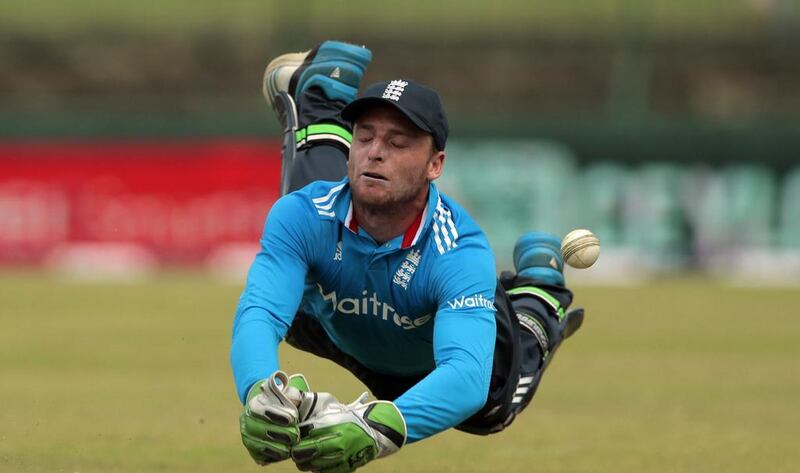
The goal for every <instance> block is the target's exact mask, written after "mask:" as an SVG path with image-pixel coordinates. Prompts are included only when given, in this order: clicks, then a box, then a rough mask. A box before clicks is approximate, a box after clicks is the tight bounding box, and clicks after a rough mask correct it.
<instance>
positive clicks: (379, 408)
mask: <svg viewBox="0 0 800 473" xmlns="http://www.w3.org/2000/svg"><path fill="white" fill-rule="evenodd" d="M366 398H367V393H364V394H362V395H361V396H360V397H359V398H358V399H357V400H356V401H355V402H353V403H352V404H348V405H344V404H340V403H330V404H329V405H328V406H326V407H325V409H324V410H322V411H320V412H318V413H316V414H315V415H313V416H312V417H310V418H309V420H307V421H305V422H301V423H300V434H301V440H300V442H298V443H297V444H296V445H295V446H294V447H293V448H292V459H293V460H294V462H295V463H296V464H297V467H298V468H299V469H300V470H304V471H319V472H321V473H349V472H351V471H354V470H355V469H356V468H358V467H360V466H363V465H365V464H367V463H368V462H370V461H372V460H374V459H376V458H382V457H385V456H387V455H390V454H392V453H394V452H396V451H397V450H399V449H400V448H401V447H402V446H403V445H404V444H405V443H406V422H405V419H403V415H402V414H401V413H400V410H399V409H397V406H395V405H394V403H392V402H389V401H373V402H364V401H365V400H366Z"/></svg>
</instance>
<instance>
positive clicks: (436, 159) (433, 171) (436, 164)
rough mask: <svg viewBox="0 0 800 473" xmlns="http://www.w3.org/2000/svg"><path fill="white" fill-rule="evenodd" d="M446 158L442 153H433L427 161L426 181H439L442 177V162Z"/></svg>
mask: <svg viewBox="0 0 800 473" xmlns="http://www.w3.org/2000/svg"><path fill="white" fill-rule="evenodd" d="M446 157H447V155H445V153H444V151H435V152H434V153H433V154H432V155H431V158H430V159H429V160H428V180H429V181H433V180H436V179H439V176H441V175H442V168H444V160H445V158H446Z"/></svg>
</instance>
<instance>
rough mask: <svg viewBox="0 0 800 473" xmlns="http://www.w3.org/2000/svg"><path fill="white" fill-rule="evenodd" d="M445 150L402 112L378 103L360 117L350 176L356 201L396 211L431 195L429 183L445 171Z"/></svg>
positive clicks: (352, 146) (356, 129) (356, 125)
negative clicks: (437, 148) (437, 145)
mask: <svg viewBox="0 0 800 473" xmlns="http://www.w3.org/2000/svg"><path fill="white" fill-rule="evenodd" d="M444 157H445V155H444V152H442V151H436V149H435V148H434V146H433V137H432V136H431V135H430V134H428V133H425V132H424V131H422V130H420V129H419V128H417V127H416V126H415V125H414V124H413V123H412V122H411V121H410V120H409V119H408V118H407V117H406V116H405V115H403V114H402V113H401V112H400V111H399V110H397V109H395V108H394V107H392V106H389V105H373V106H371V107H370V108H368V109H367V110H365V111H364V112H363V113H362V114H361V116H359V117H358V119H357V120H356V121H355V124H354V127H353V143H352V145H351V146H350V160H349V161H348V165H347V166H348V173H347V174H348V177H349V178H350V186H351V188H352V190H353V199H354V200H355V201H356V202H357V203H359V204H360V205H363V206H366V207H371V208H373V209H385V210H389V211H394V210H396V209H398V208H400V207H402V206H403V205H406V204H408V203H410V202H413V201H414V200H416V199H418V198H424V197H425V196H427V192H428V183H429V182H430V181H432V180H434V179H436V178H438V177H439V176H440V175H441V173H442V165H443V162H444Z"/></svg>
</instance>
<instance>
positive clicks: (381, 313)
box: [317, 283, 433, 330]
mask: <svg viewBox="0 0 800 473" xmlns="http://www.w3.org/2000/svg"><path fill="white" fill-rule="evenodd" d="M317 287H318V288H319V293H320V294H321V295H322V299H323V300H325V301H328V302H330V304H331V307H332V308H333V310H335V311H336V312H337V313H338V314H341V315H352V316H372V317H375V318H376V319H381V320H385V321H387V322H393V323H394V324H395V325H396V326H398V327H400V328H402V329H404V330H412V329H415V328H418V327H421V326H423V325H425V324H426V323H428V322H430V321H431V319H433V314H425V315H421V316H419V317H415V318H412V317H409V316H407V315H402V314H398V313H397V311H396V310H394V307H392V306H391V305H390V304H387V303H386V302H382V301H381V300H380V299H378V294H376V293H375V292H373V293H372V294H369V293H368V292H367V291H362V292H361V297H341V298H340V297H339V295H338V294H336V291H331V292H329V293H327V294H326V293H325V290H324V289H323V288H322V285H321V284H319V283H317Z"/></svg>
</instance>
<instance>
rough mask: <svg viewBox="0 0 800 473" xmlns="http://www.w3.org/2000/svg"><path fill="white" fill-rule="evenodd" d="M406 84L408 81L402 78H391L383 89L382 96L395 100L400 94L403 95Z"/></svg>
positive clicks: (398, 98)
mask: <svg viewBox="0 0 800 473" xmlns="http://www.w3.org/2000/svg"><path fill="white" fill-rule="evenodd" d="M407 85H408V82H406V81H404V80H393V81H391V82H389V85H387V86H386V89H385V90H384V91H383V95H382V98H384V99H389V100H394V101H395V102H397V101H398V100H400V96H401V95H403V91H404V90H405V89H406V86H407Z"/></svg>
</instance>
